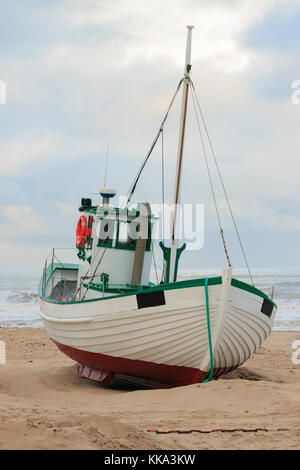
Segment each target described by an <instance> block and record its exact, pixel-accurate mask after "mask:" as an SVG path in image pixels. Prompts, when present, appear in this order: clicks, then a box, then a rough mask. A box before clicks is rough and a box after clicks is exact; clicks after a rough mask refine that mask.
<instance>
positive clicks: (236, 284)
mask: <svg viewBox="0 0 300 470" xmlns="http://www.w3.org/2000/svg"><path fill="white" fill-rule="evenodd" d="M231 285H232V286H233V287H237V288H238V289H242V290H245V291H247V292H250V293H251V294H255V295H258V297H262V298H263V299H266V300H268V301H269V302H271V303H272V304H273V305H275V307H276V308H277V305H276V304H275V302H273V300H271V299H270V298H269V297H268V296H267V294H265V293H264V292H262V291H261V290H259V289H257V287H254V286H251V285H250V284H247V283H246V282H243V281H239V280H238V279H234V278H232V279H231Z"/></svg>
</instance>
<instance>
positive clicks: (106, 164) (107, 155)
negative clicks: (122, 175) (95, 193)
mask: <svg viewBox="0 0 300 470" xmlns="http://www.w3.org/2000/svg"><path fill="white" fill-rule="evenodd" d="M108 157H109V144H107V150H106V162H105V172H104V187H105V186H106V179H107V168H108Z"/></svg>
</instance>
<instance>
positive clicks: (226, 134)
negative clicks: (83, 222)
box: [0, 0, 300, 269]
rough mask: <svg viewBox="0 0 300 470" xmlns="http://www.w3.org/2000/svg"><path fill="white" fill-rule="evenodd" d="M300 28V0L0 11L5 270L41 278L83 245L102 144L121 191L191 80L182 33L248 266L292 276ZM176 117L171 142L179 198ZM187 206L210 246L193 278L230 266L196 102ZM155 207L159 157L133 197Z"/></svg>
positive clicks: (68, 3) (299, 213) (60, 4)
mask: <svg viewBox="0 0 300 470" xmlns="http://www.w3.org/2000/svg"><path fill="white" fill-rule="evenodd" d="M299 21H300V1H298V0H259V1H258V0H238V1H234V0H232V1H231V0H223V1H222V0H217V1H216V0H214V1H211V0H210V1H208V0H207V1H201V2H199V1H196V0H180V1H179V0H172V1H171V0H165V1H164V2H161V1H158V0H152V1H151V2H148V1H144V0H139V1H137V0H128V1H126V2H125V1H124V0H114V1H113V2H111V1H104V0H84V1H79V0H61V1H58V0H57V1H56V0H51V1H50V0H49V1H43V2H41V1H38V0H23V1H22V2H20V1H18V0H10V1H9V2H2V4H1V7H0V80H2V81H4V82H5V84H6V88H7V96H6V104H5V105H4V104H3V105H2V104H0V120H1V133H0V198H1V199H0V229H1V230H0V241H1V245H0V256H1V268H2V269H6V268H9V267H11V268H22V269H24V268H39V267H40V266H41V265H42V264H43V258H44V257H45V256H46V255H47V253H48V251H49V250H50V248H51V247H52V246H53V245H60V246H62V245H65V246H68V245H73V244H74V242H75V236H74V232H75V226H76V221H77V218H78V212H77V208H78V205H79V203H80V198H81V197H89V196H90V193H95V192H96V191H97V190H98V189H99V187H100V186H102V184H103V176H104V175H103V169H104V165H105V155H106V146H107V143H109V145H110V162H109V184H110V185H112V186H113V187H115V188H116V189H117V191H118V193H119V194H125V193H126V192H127V190H128V187H129V185H130V182H131V181H132V178H133V177H134V175H135V173H136V171H137V169H138V165H139V163H140V162H141V161H142V159H143V157H144V156H145V154H146V152H147V150H148V147H149V145H150V143H151V141H152V139H153V137H154V135H155V133H156V131H157V129H158V126H159V124H160V121H161V119H162V116H163V114H164V112H165V110H166V108H167V106H168V103H169V101H170V99H171V96H172V95H173V93H174V91H175V88H176V86H177V84H178V81H179V79H180V78H181V76H182V70H183V62H184V49H185V40H186V28H185V26H186V25H187V24H194V25H195V29H194V31H193V48H192V63H193V68H192V79H193V81H194V83H195V87H196V89H197V91H198V94H199V97H200V101H201V104H202V106H203V109H204V111H205V115H206V118H207V124H208V128H209V130H210V134H211V137H212V139H213V142H214V146H215V150H216V153H217V156H218V160H219V163H220V167H221V170H222V173H223V176H224V180H225V183H226V186H227V189H228V193H229V196H230V199H231V201H232V206H233V209H234V212H235V214H236V216H237V220H238V224H239V226H240V227H241V233H242V236H243V239H244V242H245V248H246V251H247V252H248V257H249V261H250V264H251V265H252V266H254V267H256V266H264V267H269V266H270V267H272V266H274V267H280V266H284V267H291V266H298V265H299V246H298V244H299V235H300V204H299V195H300V187H299V175H300V159H299V144H300V132H299V124H300V105H298V106H297V105H293V104H292V101H291V95H292V91H293V90H292V88H291V85H292V82H293V81H294V80H300V67H299V65H300V56H299V50H298V45H299V39H300V37H299V36H300V28H299ZM190 104H191V103H190ZM179 107H180V100H178V102H177V103H176V106H175V108H174V110H173V112H172V114H171V116H170V120H169V122H168V123H167V125H166V132H165V144H166V145H165V155H166V168H167V171H166V173H167V175H168V177H167V181H166V190H167V194H168V197H169V198H171V197H172V189H173V186H172V185H173V178H174V172H175V165H176V149H177V133H178V125H179ZM182 194H183V196H182V199H183V201H184V202H200V203H202V202H203V203H205V207H206V214H205V217H206V218H205V221H206V231H205V236H206V239H205V246H204V249H203V250H202V251H200V252H199V253H197V254H196V255H195V253H193V254H192V255H190V254H188V255H187V256H186V261H185V266H190V267H201V268H202V267H204V266H206V267H209V266H210V267H215V266H222V265H223V264H224V262H225V259H224V255H223V254H222V250H221V244H220V242H219V240H218V238H217V233H216V230H217V227H216V223H215V215H214V214H213V212H212V206H211V197H210V194H209V185H208V181H207V175H206V173H205V166H204V162H203V156H202V154H201V147H200V141H199V137H198V135H197V129H196V126H195V119H194V114H193V107H192V105H191V106H190V110H189V116H188V131H187V143H186V152H185V160H184V173H183V182H182ZM217 194H218V199H219V200H220V207H221V208H222V209H224V210H222V213H223V222H224V227H225V231H226V234H227V236H228V238H229V241H230V248H231V251H232V256H233V261H234V263H235V264H236V265H237V266H242V258H241V256H240V254H239V251H238V249H237V248H236V246H237V244H236V242H235V239H234V236H233V233H232V226H231V225H230V221H229V218H228V213H227V211H226V207H225V205H224V198H223V197H222V194H221V191H220V188H219V187H218V188H217ZM90 197H91V196H90ZM92 197H93V198H94V199H97V196H92ZM160 197H161V183H160V151H159V149H157V151H155V152H154V154H153V157H152V160H151V162H150V163H149V165H148V166H147V168H146V170H145V172H144V174H143V177H142V180H141V184H140V186H139V187H138V190H137V194H136V200H147V199H148V200H150V201H151V200H152V201H156V202H158V201H160ZM216 244H217V249H216Z"/></svg>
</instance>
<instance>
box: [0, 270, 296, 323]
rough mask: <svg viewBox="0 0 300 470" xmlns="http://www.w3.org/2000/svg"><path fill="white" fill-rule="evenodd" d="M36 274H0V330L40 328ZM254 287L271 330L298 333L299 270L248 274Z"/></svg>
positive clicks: (191, 274) (239, 273)
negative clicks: (265, 298)
mask: <svg viewBox="0 0 300 470" xmlns="http://www.w3.org/2000/svg"><path fill="white" fill-rule="evenodd" d="M220 272H221V270H220V269H206V270H201V271H200V270H197V271H196V270H182V271H180V273H179V280H180V279H189V278H190V279H191V278H196V277H204V276H205V277H206V276H219V275H220ZM233 276H234V277H235V278H237V279H240V280H242V281H244V282H249V277H248V275H247V272H246V271H245V270H243V269H235V270H234V274H233ZM40 277H41V273H40V271H9V272H8V271H5V272H4V271H0V327H19V328H22V327H37V328H38V327H42V326H43V325H42V321H41V319H40V316H39V313H38V309H39V299H38V284H39V280H40ZM252 278H253V281H254V284H255V286H256V287H257V288H258V289H260V290H262V291H264V292H266V293H267V294H268V295H269V296H271V294H272V291H274V301H275V303H276V304H277V306H278V311H277V315H276V320H275V324H274V330H280V331H300V268H299V269H282V268H280V269H274V268H264V269H263V268H260V269H253V270H252Z"/></svg>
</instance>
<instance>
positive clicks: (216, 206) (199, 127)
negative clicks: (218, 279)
mask: <svg viewBox="0 0 300 470" xmlns="http://www.w3.org/2000/svg"><path fill="white" fill-rule="evenodd" d="M191 90H192V93H191V95H192V100H193V105H194V110H195V115H196V121H197V125H198V130H199V134H200V139H201V144H202V149H203V154H204V159H205V164H206V169H207V173H208V178H209V184H210V189H211V192H212V197H213V201H214V206H215V209H216V214H217V219H218V224H219V230H220V234H221V237H222V240H223V246H224V251H225V255H226V258H227V263H228V266H229V267H231V262H230V258H229V254H228V250H227V246H226V242H225V237H224V231H223V229H222V225H221V218H220V212H219V208H218V204H217V199H216V195H215V190H214V186H213V182H212V177H211V172H210V168H209V164H208V159H207V153H206V148H205V144H204V139H203V135H202V131H201V126H200V122H199V117H198V113H197V108H196V103H195V96H194V91H193V89H192V88H191Z"/></svg>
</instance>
